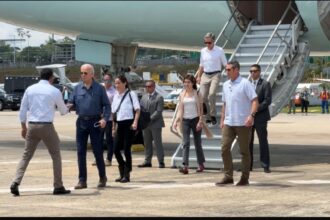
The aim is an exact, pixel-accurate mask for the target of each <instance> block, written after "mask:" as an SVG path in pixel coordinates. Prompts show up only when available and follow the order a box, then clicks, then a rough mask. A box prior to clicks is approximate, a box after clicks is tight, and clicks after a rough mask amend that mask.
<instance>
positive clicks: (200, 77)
mask: <svg viewBox="0 0 330 220" xmlns="http://www.w3.org/2000/svg"><path fill="white" fill-rule="evenodd" d="M204 44H205V45H206V47H204V48H203V49H202V50H201V58H200V64H199V68H198V70H197V72H196V81H197V83H199V84H200V91H201V94H202V96H203V103H204V104H205V105H206V108H207V112H206V123H208V124H209V126H211V127H214V126H216V124H217V120H216V106H215V104H216V94H217V91H218V88H219V83H220V75H221V70H222V68H223V67H225V66H226V64H227V59H226V56H225V53H224V51H223V49H222V48H221V47H218V46H216V45H215V35H214V34H213V33H207V34H206V35H205V36H204Z"/></svg>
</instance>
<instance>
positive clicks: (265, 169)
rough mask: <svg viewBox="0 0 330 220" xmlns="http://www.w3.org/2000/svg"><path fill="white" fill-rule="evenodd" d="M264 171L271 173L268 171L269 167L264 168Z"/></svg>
mask: <svg viewBox="0 0 330 220" xmlns="http://www.w3.org/2000/svg"><path fill="white" fill-rule="evenodd" d="M264 172H265V173H271V172H272V171H270V169H269V168H264Z"/></svg>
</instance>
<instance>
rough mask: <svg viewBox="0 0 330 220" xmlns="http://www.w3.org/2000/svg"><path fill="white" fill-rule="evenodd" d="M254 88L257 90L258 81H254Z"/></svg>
mask: <svg viewBox="0 0 330 220" xmlns="http://www.w3.org/2000/svg"><path fill="white" fill-rule="evenodd" d="M253 86H254V89H256V88H257V81H256V80H253Z"/></svg>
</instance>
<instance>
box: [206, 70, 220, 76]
mask: <svg viewBox="0 0 330 220" xmlns="http://www.w3.org/2000/svg"><path fill="white" fill-rule="evenodd" d="M204 73H205V74H206V75H212V74H215V73H221V71H220V70H217V71H213V72H204Z"/></svg>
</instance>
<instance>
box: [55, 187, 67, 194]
mask: <svg viewBox="0 0 330 220" xmlns="http://www.w3.org/2000/svg"><path fill="white" fill-rule="evenodd" d="M69 193H71V190H67V189H65V188H64V186H62V187H59V188H55V189H54V191H53V194H54V195H63V194H69Z"/></svg>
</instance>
